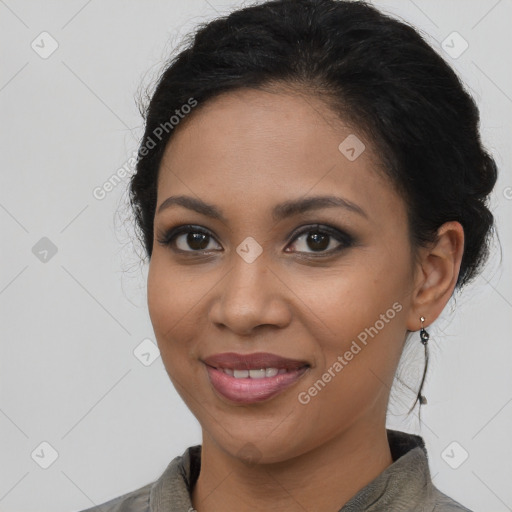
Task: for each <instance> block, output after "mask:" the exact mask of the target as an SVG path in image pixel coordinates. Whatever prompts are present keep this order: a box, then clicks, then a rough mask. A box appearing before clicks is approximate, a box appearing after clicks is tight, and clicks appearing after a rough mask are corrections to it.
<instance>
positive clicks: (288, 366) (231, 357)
mask: <svg viewBox="0 0 512 512" xmlns="http://www.w3.org/2000/svg"><path fill="white" fill-rule="evenodd" d="M203 362H204V363H205V364H206V365H207V366H211V367H213V368H229V369H231V370H259V369H261V368H277V369H278V370H281V369H283V368H284V369H285V370H297V369H299V368H302V367H303V366H310V364H309V363H308V362H307V361H300V360H297V359H289V358H287V357H282V356H278V355H276V354H270V353H268V352H254V353H252V354H237V353H235V352H224V353H222V354H214V355H212V356H208V357H206V358H204V359H203Z"/></svg>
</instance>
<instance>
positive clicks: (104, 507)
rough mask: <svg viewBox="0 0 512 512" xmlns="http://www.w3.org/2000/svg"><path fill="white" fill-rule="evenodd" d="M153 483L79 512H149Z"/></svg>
mask: <svg viewBox="0 0 512 512" xmlns="http://www.w3.org/2000/svg"><path fill="white" fill-rule="evenodd" d="M152 485H153V483H149V484H146V485H144V486H143V487H139V488H138V489H135V490H134V491H131V492H129V493H126V494H123V495H122V496H118V497H117V498H113V499H111V500H109V501H106V502H105V503H101V504H98V505H95V506H94V507H91V508H88V509H86V510H81V511H79V512H149V494H150V491H151V487H152Z"/></svg>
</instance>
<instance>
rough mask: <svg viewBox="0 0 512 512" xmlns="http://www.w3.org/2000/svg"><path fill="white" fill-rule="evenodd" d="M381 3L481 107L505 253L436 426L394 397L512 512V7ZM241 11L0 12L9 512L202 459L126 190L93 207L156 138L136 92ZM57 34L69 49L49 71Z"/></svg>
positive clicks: (486, 500)
mask: <svg viewBox="0 0 512 512" xmlns="http://www.w3.org/2000/svg"><path fill="white" fill-rule="evenodd" d="M375 4H376V5H377V6H379V7H381V8H382V9H384V10H385V11H388V12H390V13H393V14H394V15H396V16H399V17H401V18H403V19H405V20H407V21H409V22H411V23H412V24H413V25H415V26H416V27H418V28H420V29H421V30H422V31H423V32H424V33H425V36H426V37H427V38H428V40H429V41H430V42H431V44H433V45H434V46H435V47H436V48H437V50H438V51H439V52H440V53H442V54H443V55H444V56H445V57H446V59H447V60H448V61H450V62H451V63H452V64H453V65H454V66H455V68H456V70H457V71H458V72H459V74H460V76H461V77H462V78H463V80H464V81H465V82H466V84H467V85H468V87H469V88H470V90H471V91H472V93H473V95H474V97H475V98H476V100H477V101H478V104H479V105H480V108H481V115H482V136H483V139H484V142H485V144H486V145H487V147H488V148H489V149H490V150H491V151H492V152H493V154H494V156H495V158H496V159H497V162H498V165H499V167H500V177H499V182H498V185H497V187H496V191H495V193H494V195H493V198H492V208H493V211H494V213H495V214H496V216H497V220H498V226H499V232H500V240H501V246H502V249H503V254H502V259H501V260H500V254H499V249H497V252H496V253H495V256H494V257H493V259H492V260H491V262H490V263H489V265H488V267H487V268H486V270H485V272H484V274H483V275H482V276H481V277H479V278H478V279H477V280H476V281H475V283H474V284H473V285H472V286H471V287H470V288H468V289H467V290H466V292H465V293H464V295H462V296H461V297H460V298H458V299H457V301H456V303H450V304H449V306H448V307H447V308H446V310H445V312H444V314H443V316H442V318H440V319H439V320H438V321H437V322H436V323H435V324H434V326H432V328H431V329H430V333H431V342H430V346H431V356H432V357H431V365H430V371H429V378H428V382H427V385H426V387H425V391H424V393H425V395H426V396H427V398H428V405H426V406H425V407H424V408H423V411H422V419H423V424H422V425H421V427H420V425H419V423H418V418H417V415H415V414H413V415H411V416H410V417H409V418H406V417H405V415H404V413H405V411H406V410H407V409H408V407H409V406H410V404H411V403H412V401H413V398H414V397H413V395H412V394H411V393H407V392H406V390H404V389H402V388H396V389H394V392H393V395H392V407H391V409H390V414H389V420H388V426H389V427H390V428H399V429H403V430H408V431H411V432H416V433H420V435H422V436H423V437H424V439H425V441H426V444H427V449H428V452H429V458H430V466H431V471H432V475H433V477H434V483H435V484H436V485H437V486H438V487H439V488H440V489H441V490H443V491H444V492H446V493H447V494H449V495H450V496H452V497H453V498H455V499H457V500H458V501H461V502H462V503H463V504H464V505H466V506H468V507H469V508H471V509H473V510H474V511H480V512H484V511H485V512H498V511H500V512H501V511H509V510H512V488H511V486H510V482H511V481H512V466H511V464H510V460H511V459H512V446H511V443H510V442H509V435H510V430H511V426H512V372H511V371H510V363H511V356H512V345H511V343H510V332H511V331H512V321H511V319H512V314H511V313H512V286H511V264H510V263H511V260H510V249H511V245H512V230H511V229H510V219H511V215H512V172H511V164H512V152H511V138H510V136H511V127H512V71H511V70H512V66H511V64H512V58H511V54H512V35H511V30H510V21H511V20H512V1H511V0H500V1H497V0H485V1H483V0H471V1H468V0H464V1H463V0H458V1H456V0H451V1H447V0H442V1H441V0H435V1H434V0H423V1H420V0H415V1H413V0H402V1H399V0H394V1H376V2H375ZM237 5H241V2H239V1H238V2H236V1H231V2H224V3H222V2H220V1H215V0H210V1H206V0H187V1H174V0H173V1H170V0H167V1H163V0H160V1H142V0H130V1H127V0H123V1H121V0H109V1H103V2H99V1H98V0H89V1H85V0H73V1H67V2H58V1H55V0H52V1H45V2H40V1H36V0H34V1H28V0H25V1H22V0H5V1H2V0H0V38H1V39H0V44H1V46H0V48H1V52H2V54H1V61H2V66H1V69H0V108H1V113H2V124H1V152H0V158H1V184H0V229H1V232H2V243H1V260H0V315H1V318H0V321H1V328H0V329H1V330H0V333H1V353H0V379H1V380H0V384H1V388H0V390H1V391H0V392H1V396H0V433H1V434H0V461H1V462H0V511H1V512H32V511H34V512H36V511H37V512H45V511H48V512H50V511H52V512H64V511H67V512H71V511H75V510H80V509H84V508H87V507H90V506H92V505H93V504H99V503H102V502H104V501H106V500H107V499H110V498H113V497H115V496H118V495H120V494H122V493H125V492H128V491H131V490H133V489H135V488H137V487H140V486H142V485H144V484H146V483H148V482H150V481H153V480H154V479H156V478H157V477H158V476H159V475H160V474H161V473H162V471H163V470H164V468H165V467H166V465H167V464H168V462H169V461H170V460H171V459H172V458H174V457H175V456H177V455H180V454H181V453H182V452H183V451H184V450H185V448H186V447H187V446H190V445H192V444H197V443H200V442H201V438H200V428H199V425H198V424H197V422H196V420H195V418H194V417H193V416H192V415H191V413H190V412H189V411H188V409H187V408H186V407H185V406H184V404H183V403H182V401H181V399H180V398H179V396H178V395H177V393H176V392H175V391H174V389H173V388H172V385H171V383H170V381H169V379H168V377H167V375H166V373H165V370H164V368H163V365H162V361H161V359H160V358H159V357H157V358H156V359H155V360H154V361H153V362H152V364H150V365H148V366H146V365H144V364H143V362H141V360H139V359H138V358H137V357H136V356H135V355H134V350H136V348H137V347H138V346H139V344H140V343H141V342H142V341H143V340H145V339H147V338H149V339H151V340H153V341H154V337H153V332H152V328H151V323H150V321H149V316H148V313H147V306H146V295H145V292H146V290H145V279H146V275H147V268H146V267H144V266H143V265H141V264H140V263H139V259H138V255H140V254H142V250H141V249H140V248H137V247H136V246H133V245H132V242H131V236H132V234H131V233H132V228H131V227H130V226H131V225H130V222H131V220H130V218H129V216H128V210H127V209H126V207H125V206H124V205H125V204H126V185H127V182H128V178H127V177H124V178H123V179H122V181H121V183H120V184H119V185H117V186H116V187H115V188H114V189H113V190H112V191H111V192H109V193H108V194H106V197H105V198H104V199H101V200H99V199H96V198H95V196H94V194H93V192H94V190H95V189H96V188H97V187H101V186H102V185H103V184H104V183H105V182H106V181H107V180H108V179H109V178H111V177H112V176H113V175H116V174H117V175H122V171H121V172H119V171H118V170H119V169H120V168H122V167H123V166H124V165H126V167H125V169H128V171H129V172H131V171H132V170H133V168H131V169H130V165H129V164H126V163H127V162H128V161H129V158H130V156H132V155H133V152H134V151H136V149H137V142H138V141H139V138H140V136H141V135H142V128H143V127H142V120H141V118H140V116H139V113H138V110H137V108H136V106H135V102H134V97H135V96H136V93H137V91H138V90H139V89H140V88H141V87H143V86H147V85H148V84H150V83H151V82H152V81H153V80H154V79H155V78H156V77H157V76H158V72H159V70H160V69H161V67H162V65H163V62H164V60H166V59H167V58H168V56H169V52H170V51H171V50H172V48H174V47H175V46H176V44H177V43H178V42H179V41H180V40H181V37H182V36H183V35H185V34H186V33H187V32H188V31H189V30H190V29H191V28H193V27H194V26H195V25H196V24H197V23H199V22H202V21H206V20H209V19H211V18H213V17H216V16H218V15H219V14H224V13H226V12H228V11H230V10H231V9H232V8H233V7H234V6H237ZM44 31H46V32H48V33H49V34H50V35H51V38H53V39H54V40H55V41H56V42H57V44H58V48H57V49H56V51H55V52H54V53H52V54H51V55H50V56H47V58H42V57H41V56H40V54H41V53H43V56H46V55H44V52H48V51H49V50H51V44H52V40H51V39H50V38H49V36H45V35H43V36H40V34H41V32H44ZM454 31H456V32H458V33H459V34H460V36H462V38H463V39H464V40H465V41H467V42H468V44H469V47H468V48H467V50H466V51H465V52H464V53H462V55H460V56H458V57H457V58H453V56H450V55H448V54H447V53H446V52H445V51H444V50H443V49H442V46H441V45H442V41H447V43H445V45H446V44H448V45H449V46H452V47H453V48H452V50H451V51H452V53H453V52H458V51H460V50H461V49H462V46H461V45H462V44H463V41H462V40H461V39H458V36H457V35H455V36H453V35H452V33H453V32H454ZM447 37H448V39H447ZM454 37H455V39H453V38H454ZM33 41H34V43H33V44H34V46H35V48H37V51H38V52H39V53H37V52H36V51H35V49H33V48H32V47H31V44H32V42H33ZM53 44H55V43H53ZM44 237H46V238H47V239H49V241H51V244H50V242H49V241H48V240H43V241H41V239H42V238H44ZM51 245H53V246H55V248H56V250H57V252H56V253H55V254H52V252H51ZM34 246H35V247H36V248H35V249H34ZM45 250H47V251H49V252H46V253H45V252H44V251H45ZM34 253H36V254H34ZM45 258H46V261H44V260H45ZM41 259H42V260H43V261H42V260H41ZM415 341H417V340H415ZM146 343H147V342H146ZM140 350H141V352H143V353H146V352H147V349H146V346H145V345H143V346H142V349H140ZM148 358H150V359H151V357H150V356H147V355H146V356H142V357H141V359H142V360H143V361H145V362H146V363H147V361H146V360H147V359H148ZM404 358H407V359H406V361H405V362H407V367H405V366H404V363H402V376H403V377H404V378H405V377H407V376H408V375H409V374H411V375H412V376H413V377H412V381H411V382H412V383H414V384H415V385H417V384H419V380H418V378H419V376H420V371H421V369H422V365H423V358H422V346H421V344H420V343H419V342H414V341H413V343H412V345H411V348H410V349H408V350H407V351H406V353H405V354H404ZM409 368H410V369H412V372H409ZM409 377H410V375H409ZM507 434H508V436H507ZM454 441H455V442H456V443H457V444H455V445H451V443H452V442H454ZM42 442H47V443H49V444H50V445H51V447H53V449H54V450H55V451H56V452H57V453H58V457H57V458H56V460H55V461H54V462H53V463H52V464H51V465H50V466H49V467H48V468H47V469H43V468H42V467H41V465H45V464H49V463H50V462H51V461H52V448H49V447H48V446H47V445H41V443H42ZM450 445H451V446H450ZM447 447H448V450H447V451H445V449H446V448H447ZM452 450H453V451H452ZM465 452H467V453H468V455H469V456H468V458H467V460H465V461H464V462H463V463H462V464H460V466H459V467H458V468H457V469H453V468H452V467H450V465H449V464H448V462H450V463H451V464H452V465H456V464H458V463H460V461H461V460H462V458H463V456H464V453H465Z"/></svg>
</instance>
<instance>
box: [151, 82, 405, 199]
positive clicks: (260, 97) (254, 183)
mask: <svg viewBox="0 0 512 512" xmlns="http://www.w3.org/2000/svg"><path fill="white" fill-rule="evenodd" d="M340 145H341V146H340ZM347 145H348V146H349V147H348V149H349V150H351V149H353V150H354V151H352V152H350V151H349V152H348V153H347V151H346V150H347ZM359 153H360V154H359ZM354 156H356V158H353V157H354ZM381 165H382V164H381V162H380V160H379V158H378V155H377V154H376V152H375V150H374V148H373V147H372V144H371V142H370V141H369V140H367V139H366V137H365V135H364V134H363V133H361V132H359V131H358V130H357V128H355V127H352V126H350V125H349V124H347V123H345V122H344V121H343V120H342V119H339V118H338V117H337V116H336V115H335V114H334V113H333V112H332V111H331V110H330V109H329V108H328V107H327V106H326V104H325V103H324V102H322V101H320V100H319V99H317V98H315V97H313V96H310V95H306V94H297V93H293V92H290V91H282V90H270V91H267V90H265V91H262V90H255V89H242V90H236V91H232V92H228V93H224V94H222V95H220V96H218V97H216V98H214V99H213V100H210V101H208V102H206V103H205V104H204V105H199V106H198V107H196V109H195V110H194V111H193V113H192V114H190V116H189V117H188V118H185V119H184V120H183V121H181V123H180V125H179V126H178V127H177V129H176V132H175V133H174V134H173V136H172V138H171V140H170V142H169V143H168V145H167V148H166V150H165V153H164V157H163V159H162V162H161V167H160V173H159V185H158V196H159V198H158V203H159V204H160V203H161V202H162V201H163V200H164V199H165V197H167V195H170V194H171V193H172V194H176V193H188V194H192V195H194V194H195V195H198V196H200V197H201V198H203V199H205V200H208V201H209V202H218V201H219V200H220V199H221V198H222V202H223V204H224V203H229V202H230V201H231V202H236V201H237V200H238V201H240V199H241V198H243V199H244V201H245V203H246V204H251V205H253V206H255V207H257V206H261V204H262V203H261V202H262V201H264V202H265V203H266V202H273V201H274V200H275V202H279V200H283V199H290V198H296V197H299V196H304V195H306V194H312V195H313V194H317V193H318V194H319V193H333V192H336V191H339V192H340V193H343V195H344V196H345V197H349V198H350V199H351V200H354V201H355V202H357V201H359V203H360V204H361V206H363V205H364V204H366V205H373V206H378V205H379V204H381V203H382V204H381V206H382V207H385V206H386V203H389V201H390V200H394V201H396V199H397V197H396V195H395V192H394V190H393V188H392V186H391V184H390V183H389V180H387V179H386V178H385V177H383V176H382V172H381V171H379V170H378V168H379V166H381ZM387 195H388V196H389V197H387ZM164 196H165V197H164Z"/></svg>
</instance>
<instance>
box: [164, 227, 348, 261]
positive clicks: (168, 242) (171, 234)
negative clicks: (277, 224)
mask: <svg viewBox="0 0 512 512" xmlns="http://www.w3.org/2000/svg"><path fill="white" fill-rule="evenodd" d="M188 233H200V234H203V235H205V236H208V237H210V238H212V239H213V240H215V242H216V243H217V244H218V245H220V244H219V243H218V242H217V240H216V239H215V237H214V236H213V235H212V234H211V233H210V232H209V231H208V230H206V229H204V228H201V227H199V226H194V225H190V224H187V225H182V226H178V227H175V228H171V229H169V230H167V231H166V232H164V233H163V236H161V237H159V238H158V239H157V241H158V243H159V244H160V245H162V246H164V247H169V248H170V249H171V250H173V251H174V252H177V253H180V254H185V253H190V254H201V253H210V251H208V250H202V251H201V250H190V251H184V250H182V249H177V248H176V247H175V246H174V243H175V240H176V238H177V237H178V236H180V235H182V234H188ZM310 233H316V234H322V235H328V236H329V237H331V238H334V239H335V240H336V241H338V242H339V243H340V244H341V245H340V246H338V247H336V248H335V249H330V250H328V251H323V252H322V251H319V252H315V251H312V252H305V251H297V252H298V253H299V254H306V255H308V256H312V257H313V258H318V257H326V256H331V255H332V254H334V253H337V252H340V251H341V250H343V249H347V248H349V247H351V246H353V245H354V243H355V239H354V238H353V237H352V236H351V235H349V234H347V233H345V232H343V231H340V230H339V229H336V228H333V227H331V226H326V225H322V224H314V225H309V226H306V227H305V228H304V227H301V228H299V229H298V230H296V231H295V232H294V233H292V235H291V240H290V242H289V243H288V245H290V243H291V242H295V241H296V239H298V238H300V237H301V236H302V235H305V234H310ZM288 245H287V246H288ZM328 245H330V242H329V244H328ZM215 251H218V250H217V249H216V250H215ZM218 252H220V251H218Z"/></svg>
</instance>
